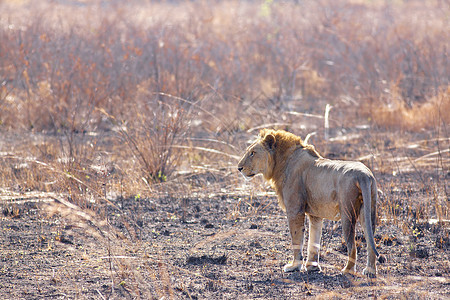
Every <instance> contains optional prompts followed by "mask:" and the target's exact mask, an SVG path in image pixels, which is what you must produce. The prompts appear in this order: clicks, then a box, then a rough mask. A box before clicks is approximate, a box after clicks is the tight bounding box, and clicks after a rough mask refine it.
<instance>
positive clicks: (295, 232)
mask: <svg viewBox="0 0 450 300" xmlns="http://www.w3.org/2000/svg"><path fill="white" fill-rule="evenodd" d="M288 222H289V231H290V233H291V238H292V252H293V259H292V262H291V263H288V264H287V265H285V266H284V268H283V270H284V272H292V271H296V270H300V268H301V266H302V262H303V238H304V236H305V213H304V212H303V213H297V214H295V215H289V214H288Z"/></svg>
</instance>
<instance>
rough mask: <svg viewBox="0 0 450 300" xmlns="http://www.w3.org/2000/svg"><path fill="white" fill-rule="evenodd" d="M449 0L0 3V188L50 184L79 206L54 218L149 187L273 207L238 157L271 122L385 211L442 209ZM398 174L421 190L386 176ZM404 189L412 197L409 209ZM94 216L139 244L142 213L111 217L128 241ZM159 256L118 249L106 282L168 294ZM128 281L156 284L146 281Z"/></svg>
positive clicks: (404, 217)
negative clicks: (351, 163)
mask: <svg viewBox="0 0 450 300" xmlns="http://www.w3.org/2000/svg"><path fill="white" fill-rule="evenodd" d="M448 8H449V7H448V3H446V2H445V1H407V2H398V1H397V2H393V3H391V2H385V1H328V0H325V1H301V3H298V4H297V3H294V2H292V3H291V2H287V1H286V2H282V1H280V2H278V1H262V2H253V1H250V2H242V1H221V2H217V3H214V4H213V5H209V4H208V5H206V3H203V2H201V1H200V2H190V1H189V2H188V1H186V2H184V1H175V2H152V1H127V2H126V3H125V2H121V1H114V2H113V3H112V4H109V3H105V2H104V1H44V0H42V1H8V0H4V1H1V0H0V10H1V11H2V14H1V16H0V134H1V137H0V151H1V152H0V169H1V171H0V185H1V186H2V191H1V194H3V195H5V196H8V195H16V194H17V193H18V194H21V193H25V192H30V191H33V192H43V193H55V194H56V195H60V196H59V197H62V198H61V199H62V200H63V201H68V203H71V205H75V207H71V208H67V207H66V208H65V209H66V210H65V213H64V212H61V209H60V210H58V213H59V214H62V215H64V216H66V217H67V216H68V215H71V213H70V212H68V210H72V213H73V211H80V212H82V211H84V212H88V216H89V218H92V220H96V221H95V222H104V221H105V219H107V218H108V215H109V213H110V211H108V210H109V209H111V208H112V207H113V208H114V209H116V210H117V211H118V212H117V213H118V214H122V211H121V209H123V207H120V201H121V200H123V199H129V198H135V199H136V200H139V199H147V200H149V199H154V198H158V197H161V196H169V197H173V198H174V199H184V200H183V201H182V203H181V205H182V206H183V207H185V208H186V207H187V206H189V202H188V200H186V199H189V198H208V196H209V197H225V198H226V197H237V198H239V199H240V200H239V201H237V202H236V201H235V202H236V203H234V204H233V205H234V206H233V207H230V211H229V212H228V214H227V217H228V218H230V219H237V218H242V217H251V216H256V215H258V211H259V210H260V209H263V208H264V207H266V205H269V204H266V203H264V202H263V203H262V205H261V206H254V203H253V199H256V198H258V195H259V196H260V195H262V194H263V195H269V198H268V199H272V198H273V197H272V196H271V195H270V194H268V192H269V191H270V190H269V189H268V188H267V186H265V185H264V184H263V183H262V181H260V182H259V181H257V182H256V183H253V184H248V183H242V181H241V179H240V178H239V177H238V174H237V172H236V170H235V164H236V160H237V157H238V156H239V155H240V154H241V152H242V150H243V149H245V147H246V145H247V142H248V140H250V139H252V136H253V135H254V133H255V131H256V130H257V128H261V127H278V128H283V129H288V130H291V131H293V132H295V133H296V134H299V135H302V136H306V135H308V134H310V137H311V138H310V142H311V143H313V144H315V145H316V148H318V149H319V150H320V151H321V152H323V154H325V155H326V156H329V157H339V158H352V159H358V158H360V159H361V160H363V161H365V162H367V164H368V165H370V167H371V168H372V169H374V171H375V173H376V175H377V177H380V178H382V179H381V180H380V187H381V189H382V190H383V191H384V196H383V197H382V198H381V202H380V204H381V205H380V219H382V220H383V222H385V223H384V224H396V225H398V224H406V225H404V226H405V227H406V228H410V227H411V226H412V224H415V222H416V221H418V220H419V219H420V220H421V221H424V220H429V219H438V220H439V221H442V220H448V219H449V213H450V211H449V205H448V199H449V194H448V193H449V192H450V188H449V186H448V177H449V165H450V156H449V148H450V139H449V132H448V124H449V122H450V114H449V113H448V112H449V111H450V85H449V72H448V70H449V66H448V46H449V45H448V40H449V39H448V38H445V37H448V15H447V12H448ZM327 104H330V105H331V107H332V109H331V111H330V118H329V120H328V118H327V122H328V121H329V124H330V125H329V127H330V128H329V129H327V134H329V138H328V136H327V138H325V130H324V117H323V115H324V110H325V107H326V105H327ZM424 174H426V175H424ZM411 176H412V177H413V178H414V180H415V182H416V183H417V185H409V184H410V183H408V184H407V185H404V186H402V187H398V186H397V185H398V184H399V183H402V182H406V181H403V179H402V178H410V177H411ZM257 180H258V179H257ZM407 182H409V181H407ZM402 193H410V194H413V195H416V194H420V196H421V197H422V196H423V197H422V198H423V199H425V200H424V201H423V202H422V203H416V202H414V203H413V204H407V203H404V202H402V201H404V200H401V199H403V198H402V196H401V194H402ZM248 194H250V198H249V199H248V200H247V198H240V197H242V195H248ZM399 195H400V196H399ZM11 197H12V196H11ZM14 197H15V196H14ZM11 199H12V198H11ZM242 199H245V200H242ZM149 201H150V200H149ZM8 205H9V204H7V203H6V202H5V204H4V206H5V207H7V210H8V209H9V207H10V206H8ZM155 205H156V204H155ZM63 206H67V205H63V204H61V202H60V204H59V206H58V207H59V208H61V207H63ZM399 207H400V208H401V207H404V209H403V210H402V209H399ZM59 208H58V209H59ZM11 211H12V215H16V214H19V212H17V211H16V210H15V208H14V207H11ZM75 215H77V214H75ZM78 217H80V218H81V219H83V216H81V215H78ZM96 218H97V219H96ZM92 220H87V221H86V220H84V219H83V222H85V223H90V224H91V225H92V224H93V225H92V226H93V227H95V228H96V229H95V230H94V231H97V232H99V231H100V232H102V237H101V239H102V241H103V243H104V244H108V243H109V245H114V247H117V248H114V249H116V250H114V251H117V252H118V253H119V252H121V251H122V250H123V249H126V248H127V247H129V245H130V244H129V241H133V242H134V243H137V244H139V246H136V247H137V248H139V249H141V250H142V249H147V248H146V247H147V246H146V245H145V243H144V242H143V241H142V240H140V239H139V230H138V229H136V228H138V227H139V226H136V225H135V224H138V223H140V222H142V219H140V216H139V215H134V216H124V215H123V214H122V222H123V224H128V225H126V226H125V227H127V228H126V230H127V232H128V236H127V237H124V239H125V240H127V242H123V241H122V240H121V239H120V238H117V236H118V235H119V234H116V233H115V232H114V230H113V229H111V227H108V226H106V225H105V223H101V224H102V225H101V226H100V225H98V226H97V225H95V224H96V223H95V222H93V221H92ZM183 220H184V212H183ZM100 227H101V229H99V228H100ZM408 230H409V229H408ZM105 232H108V233H107V234H106V233H105ZM104 233H105V234H104ZM108 234H110V235H108ZM127 243H128V244H127ZM108 249H109V250H108V251H112V250H111V249H113V247H112V246H110V247H109V248H108ZM145 251H147V250H145ZM148 251H150V250H148ZM164 255H165V254H163V253H161V252H158V254H157V256H158V257H156V256H155V254H154V253H152V254H151V255H150V257H151V258H152V262H151V263H148V265H146V264H145V263H142V264H141V263H137V262H136V264H135V262H130V261H128V260H127V259H116V258H115V259H114V264H113V263H111V266H113V265H115V267H111V270H110V271H111V274H113V273H114V274H115V275H111V278H113V279H112V281H115V285H124V284H125V283H124V284H122V283H121V282H122V279H123V280H125V279H127V280H128V281H129V282H132V284H131V286H129V287H127V288H126V290H127V291H130V293H131V294H132V295H133V296H136V295H141V297H146V296H148V297H158V298H161V297H162V296H164V295H167V296H168V297H169V298H170V297H173V295H174V291H173V287H172V286H171V285H170V282H171V281H170V275H169V273H170V272H172V271H174V270H173V268H176V267H175V266H174V265H170V264H167V260H166V258H165V257H163V256H164ZM108 256H109V257H113V256H114V253H111V254H109V255H108ZM111 261H112V259H111ZM138 265H139V266H140V267H141V268H143V269H144V270H145V272H144V273H140V272H138V271H136V267H137V266H138ZM154 266H157V270H158V271H154V270H153V269H152V267H154ZM171 268H172V269H171ZM174 272H175V271H174ZM176 272H179V273H180V272H181V273H183V272H184V270H181V269H178V270H177V271H176ZM143 274H146V275H143ZM142 276H150V277H151V278H153V279H155V280H156V279H157V278H159V279H158V280H159V281H158V282H159V284H157V283H155V286H154V287H152V288H149V289H147V288H146V287H145V285H143V284H142V283H143V282H144V281H145V280H144V279H143V278H142ZM117 278H119V279H117ZM155 282H156V281H155ZM211 282H213V283H211V286H210V288H211V289H214V288H215V284H217V282H214V281H211ZM127 284H128V283H127ZM99 293H100V292H99ZM112 293H113V292H111V294H112ZM131 294H130V295H131ZM100 296H102V295H101V294H100ZM188 296H189V295H188ZM328 296H330V297H332V296H333V295H331V294H330V295H328Z"/></svg>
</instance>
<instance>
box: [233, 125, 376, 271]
mask: <svg viewBox="0 0 450 300" xmlns="http://www.w3.org/2000/svg"><path fill="white" fill-rule="evenodd" d="M238 170H239V171H240V172H242V174H243V175H244V176H246V177H248V178H250V177H253V176H255V175H256V174H262V175H263V176H264V178H265V179H266V180H268V181H269V182H270V183H271V184H272V187H273V188H274V189H275V191H276V192H277V195H278V203H279V205H280V207H281V208H282V209H283V210H284V211H285V212H286V213H287V219H288V223H289V231H290V233H291V238H292V250H293V254H294V258H293V261H292V263H289V264H287V265H285V266H284V272H291V271H294V270H297V269H306V270H307V271H320V270H321V269H320V266H319V248H320V237H321V235H322V220H323V218H327V219H330V220H334V221H337V220H339V219H341V222H342V231H343V234H344V239H345V242H346V244H347V251H348V261H347V265H346V266H345V267H344V268H343V269H342V272H343V273H354V272H355V264H356V247H355V226H356V220H357V218H358V216H360V223H361V225H362V227H363V228H364V234H365V237H366V241H367V253H368V255H367V266H366V268H365V269H364V271H363V274H366V275H368V276H370V277H375V276H376V266H375V259H376V257H378V256H379V254H378V252H377V250H376V249H375V241H374V238H373V233H374V231H375V219H376V200H377V186H376V181H375V178H374V176H373V174H372V172H371V171H370V170H369V169H368V168H367V167H366V166H365V165H364V164H362V163H360V162H352V161H339V160H329V159H326V158H323V157H321V156H320V154H319V153H318V152H317V151H316V150H315V149H314V147H313V146H312V145H307V144H306V143H304V142H303V141H302V139H301V138H300V137H298V136H296V135H294V134H292V133H289V132H286V131H283V130H271V129H263V130H261V132H260V136H259V138H258V140H257V141H256V142H254V143H253V144H252V145H250V146H249V147H248V148H247V150H246V152H245V154H244V156H243V157H242V159H241V160H240V161H239V164H238ZM305 214H307V215H308V217H309V242H308V251H307V252H308V256H307V259H306V263H305V265H304V266H301V264H302V261H303V256H302V253H303V237H304V231H305V224H304V223H305Z"/></svg>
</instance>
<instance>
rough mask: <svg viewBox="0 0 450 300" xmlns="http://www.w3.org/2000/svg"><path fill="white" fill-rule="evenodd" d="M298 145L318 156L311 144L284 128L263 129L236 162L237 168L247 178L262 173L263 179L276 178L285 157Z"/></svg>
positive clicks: (285, 159)
mask: <svg viewBox="0 0 450 300" xmlns="http://www.w3.org/2000/svg"><path fill="white" fill-rule="evenodd" d="M298 147H300V148H302V149H304V150H306V151H308V153H310V154H311V155H312V156H314V157H320V155H319V153H317V151H316V150H315V149H314V147H313V146H312V145H307V144H306V143H304V142H303V141H302V139H301V138H300V137H298V136H296V135H294V134H292V133H289V132H286V131H284V130H273V129H263V130H261V131H260V133H259V137H258V139H257V140H256V142H254V143H253V144H252V145H250V146H249V147H248V148H247V150H246V151H245V153H244V156H243V157H242V158H241V160H240V161H239V164H238V170H239V171H240V172H241V173H242V174H243V175H244V176H245V177H247V178H251V177H253V176H255V175H257V174H262V175H263V176H264V178H265V179H267V180H269V179H273V177H274V176H275V177H276V178H275V180H276V179H278V177H279V175H280V174H281V172H282V170H283V168H284V165H285V163H286V161H287V158H288V157H289V156H290V155H291V153H292V152H293V151H294V150H295V149H297V148H298Z"/></svg>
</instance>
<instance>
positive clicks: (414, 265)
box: [0, 176, 450, 299]
mask: <svg viewBox="0 0 450 300" xmlns="http://www.w3.org/2000/svg"><path fill="white" fill-rule="evenodd" d="M411 180H412V179H411V178H408V177H407V176H405V177H403V176H402V177H392V178H388V177H387V176H385V177H383V178H381V179H380V180H379V181H380V186H387V185H389V186H391V187H392V188H391V189H389V190H387V191H386V190H385V191H384V195H381V197H380V199H379V207H382V206H383V205H384V204H385V201H387V200H386V199H388V198H390V199H396V201H398V203H406V201H410V200H411V199H414V201H418V202H420V201H421V200H420V199H421V198H424V197H426V191H423V190H420V189H417V190H414V189H411V188H409V189H408V190H405V189H402V188H401V187H404V186H408V185H409V184H411V186H414V183H413V182H411ZM394 187H395V188H394ZM8 197H9V200H8V201H4V202H3V204H4V205H3V206H2V208H3V212H2V216H1V218H2V219H1V220H2V221H1V227H2V228H1V230H2V234H1V235H0V239H1V241H0V245H1V247H0V249H1V253H0V257H1V258H0V261H1V264H0V282H2V284H1V287H0V298H2V299H42V298H49V299H67V298H69V299H71V298H88V299H122V298H125V299H134V298H143V299H148V298H154V299H162V298H163V297H165V299H167V298H175V299H220V298H223V299H231V298H234V299H235V298H238V299H254V298H260V299H289V298H294V297H295V298H310V297H311V298H312V297H320V298H333V299H341V298H361V299H363V298H372V297H373V298H377V297H381V298H389V299H397V298H403V299H404V298H411V299H446V298H447V299H448V298H449V297H450V279H449V278H450V270H449V258H450V257H449V256H450V251H449V247H450V240H449V226H448V223H437V224H430V223H429V222H415V221H411V222H410V223H408V222H403V221H401V220H402V219H405V214H409V213H408V212H406V211H405V210H406V209H405V208H406V206H404V205H401V206H399V207H397V211H396V212H395V213H394V215H397V216H399V219H398V220H397V221H395V220H394V221H393V220H389V221H387V220H383V219H382V218H380V221H379V224H378V227H377V231H376V234H375V236H376V244H377V247H378V250H379V252H380V253H381V254H382V255H384V256H385V258H386V259H387V262H385V263H383V264H378V267H379V269H378V273H379V274H378V277H377V279H376V280H373V281H370V280H369V279H367V278H365V277H363V276H361V271H362V267H363V265H364V261H365V256H366V250H365V241H364V238H363V236H362V230H361V228H358V234H357V236H358V254H359V257H358V267H357V272H358V274H356V275H354V276H344V275H341V274H340V272H339V270H340V268H342V267H343V265H344V262H345V255H346V249H345V246H344V245H343V240H342V238H341V226H340V223H339V222H332V221H325V223H324V230H323V239H322V248H321V263H322V269H323V271H322V272H321V273H309V274H308V273H300V272H295V273H289V274H286V273H283V271H282V266H283V265H284V264H285V263H286V262H287V261H288V260H289V259H290V257H289V255H290V251H289V244H290V239H289V235H288V229H287V224H286V220H285V217H284V215H283V213H282V212H281V211H280V210H279V208H278V207H277V203H276V199H275V198H274V196H273V195H271V194H266V195H254V196H249V195H241V196H238V195H234V196H227V195H222V196H221V195H216V196H212V197H208V195H198V196H197V197H195V196H190V197H186V198H179V197H178V198H175V197H172V196H171V195H165V196H160V197H158V198H155V199H141V198H139V197H135V198H130V199H120V198H119V199H117V200H115V201H114V203H111V204H114V205H115V206H116V207H115V208H114V207H113V206H111V205H109V206H108V208H107V209H104V210H102V209H103V208H95V207H93V208H92V210H88V209H85V210H81V209H79V208H78V207H76V206H74V205H73V204H71V203H69V202H67V201H65V200H63V199H62V197H56V196H54V195H51V194H32V193H22V194H21V195H18V194H15V195H13V194H10V195H9V196H8ZM58 199H59V200H58ZM408 207H410V206H409V205H408ZM414 215H415V213H414V212H412V213H411V217H412V216H414Z"/></svg>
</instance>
